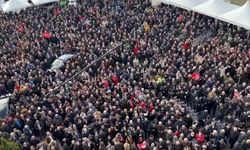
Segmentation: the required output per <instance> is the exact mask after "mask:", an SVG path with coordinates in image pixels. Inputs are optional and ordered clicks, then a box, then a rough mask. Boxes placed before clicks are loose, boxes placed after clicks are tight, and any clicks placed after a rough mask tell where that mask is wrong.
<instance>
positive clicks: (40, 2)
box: [32, 0, 59, 5]
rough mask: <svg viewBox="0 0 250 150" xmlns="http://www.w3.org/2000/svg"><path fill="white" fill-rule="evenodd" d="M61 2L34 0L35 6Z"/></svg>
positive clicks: (56, 0)
mask: <svg viewBox="0 0 250 150" xmlns="http://www.w3.org/2000/svg"><path fill="white" fill-rule="evenodd" d="M58 1H59V0H32V3H33V4H34V5H41V4H46V3H51V2H58Z"/></svg>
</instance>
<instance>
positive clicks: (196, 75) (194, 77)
mask: <svg viewBox="0 0 250 150" xmlns="http://www.w3.org/2000/svg"><path fill="white" fill-rule="evenodd" d="M200 77H201V75H200V74H199V73H193V74H192V76H191V78H192V79H193V80H196V81H197V80H199V79H200Z"/></svg>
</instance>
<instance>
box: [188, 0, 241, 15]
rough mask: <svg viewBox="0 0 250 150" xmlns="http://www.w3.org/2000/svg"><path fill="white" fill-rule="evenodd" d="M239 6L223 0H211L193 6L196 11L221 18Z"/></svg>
mask: <svg viewBox="0 0 250 150" xmlns="http://www.w3.org/2000/svg"><path fill="white" fill-rule="evenodd" d="M236 8H239V6H236V5H233V4H230V3H227V2H225V1H223V0H209V1H208V2H205V3H203V4H201V5H198V6H196V7H194V8H193V10H194V11H196V12H198V13H201V14H204V15H208V16H211V17H214V18H217V19H219V16H220V15H222V14H224V13H226V12H229V11H232V10H234V9H236Z"/></svg>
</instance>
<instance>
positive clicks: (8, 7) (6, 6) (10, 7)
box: [2, 0, 31, 12]
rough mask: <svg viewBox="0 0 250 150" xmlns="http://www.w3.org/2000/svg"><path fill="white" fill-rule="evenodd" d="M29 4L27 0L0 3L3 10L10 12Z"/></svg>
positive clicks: (11, 0) (10, 0)
mask: <svg viewBox="0 0 250 150" xmlns="http://www.w3.org/2000/svg"><path fill="white" fill-rule="evenodd" d="M30 6H31V5H30V4H29V3H28V1H27V0H9V1H8V2H5V3H3V4H2V9H3V11H4V12H11V11H19V10H21V9H24V8H27V7H30Z"/></svg>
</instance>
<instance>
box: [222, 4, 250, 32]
mask: <svg viewBox="0 0 250 150" xmlns="http://www.w3.org/2000/svg"><path fill="white" fill-rule="evenodd" d="M220 19H221V20H223V21H226V22H229V23H232V24H234V25H237V26H240V27H244V28H246V29H250V1H247V2H246V3H245V5H243V6H241V7H239V8H237V9H235V10H233V11H230V12H227V13H225V14H223V15H221V16H220Z"/></svg>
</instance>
